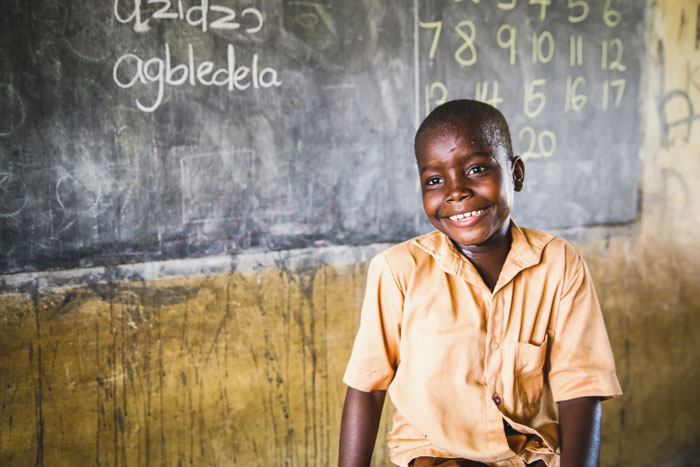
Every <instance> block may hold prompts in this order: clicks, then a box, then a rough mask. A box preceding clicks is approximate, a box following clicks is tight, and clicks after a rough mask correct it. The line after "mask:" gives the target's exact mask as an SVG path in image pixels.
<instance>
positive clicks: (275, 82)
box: [112, 0, 282, 112]
mask: <svg viewBox="0 0 700 467" xmlns="http://www.w3.org/2000/svg"><path fill="white" fill-rule="evenodd" d="M145 3H146V4H148V5H157V8H155V10H153V11H151V10H144V9H143V8H142V7H143V4H144V0H132V1H131V2H127V1H125V0H114V8H113V15H114V18H115V19H116V20H117V21H118V22H120V23H123V24H129V25H132V27H133V29H134V31H136V32H137V33H147V32H148V31H150V29H151V22H156V21H163V22H169V21H170V22H180V23H184V24H187V25H189V26H192V27H194V28H197V29H199V30H200V31H201V32H202V33H206V32H208V31H212V30H241V31H243V32H245V33H246V34H255V33H258V32H260V31H261V30H262V28H263V25H264V18H263V14H262V12H260V10H258V9H257V8H253V7H248V8H244V9H243V10H241V11H240V12H239V11H238V10H236V9H235V8H232V7H229V6H225V5H221V4H214V3H213V2H210V1H209V0H199V3H198V4H196V5H189V6H187V5H185V4H184V3H183V1H182V0H177V1H171V0H146V1H145ZM125 9H127V10H128V13H125V12H124V10H125ZM112 79H113V81H114V83H115V84H116V85H117V86H119V87H120V88H122V89H129V88H131V87H134V86H136V85H155V89H154V92H153V94H154V97H153V99H152V101H151V102H150V103H147V102H144V101H143V98H137V99H135V104H136V107H137V108H138V109H139V110H141V111H143V112H154V111H155V110H156V109H158V107H160V105H161V104H162V103H163V99H164V96H165V90H166V87H168V86H183V85H190V86H200V85H201V86H218V87H222V88H225V89H227V90H228V91H245V90H247V89H253V90H259V89H263V88H270V87H278V86H281V85H282V82H281V80H280V78H279V72H278V71H277V69H275V68H272V67H269V66H268V67H265V66H263V65H262V64H261V56H260V54H258V53H254V54H253V55H252V58H251V59H249V61H247V62H246V63H241V62H240V61H237V60H236V49H235V47H234V45H233V44H232V43H229V44H228V45H227V48H226V62H225V64H223V65H221V66H219V67H217V66H216V65H215V64H214V62H213V61H211V60H207V59H202V58H201V57H198V56H197V54H196V53H195V49H194V46H193V45H192V43H188V44H187V57H186V63H178V64H173V59H172V54H171V49H170V44H168V43H165V44H164V46H163V55H162V56H160V57H141V56H139V55H137V54H135V53H125V54H123V55H121V56H120V57H119V58H118V59H117V60H116V62H115V63H114V66H113V68H112ZM152 87H153V86H152Z"/></svg>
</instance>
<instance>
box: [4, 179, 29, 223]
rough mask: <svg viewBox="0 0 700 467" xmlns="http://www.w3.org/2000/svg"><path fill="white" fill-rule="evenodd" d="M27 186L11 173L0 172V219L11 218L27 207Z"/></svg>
mask: <svg viewBox="0 0 700 467" xmlns="http://www.w3.org/2000/svg"><path fill="white" fill-rule="evenodd" d="M28 198H29V196H28V194H27V186H26V185H25V183H24V181H22V179H21V178H19V177H18V176H17V175H15V174H13V173H11V172H0V200H2V201H1V202H0V217H13V216H16V215H17V214H19V213H20V212H21V211H22V210H23V209H24V208H25V206H27V200H28Z"/></svg>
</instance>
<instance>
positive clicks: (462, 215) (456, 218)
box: [448, 209, 484, 221]
mask: <svg viewBox="0 0 700 467" xmlns="http://www.w3.org/2000/svg"><path fill="white" fill-rule="evenodd" d="M483 212H484V209H479V210H478V211H468V212H463V213H460V214H455V215H454V216H450V217H448V219H450V220H451V221H462V220H465V219H469V218H471V217H477V216H479V215H481V214H482V213H483Z"/></svg>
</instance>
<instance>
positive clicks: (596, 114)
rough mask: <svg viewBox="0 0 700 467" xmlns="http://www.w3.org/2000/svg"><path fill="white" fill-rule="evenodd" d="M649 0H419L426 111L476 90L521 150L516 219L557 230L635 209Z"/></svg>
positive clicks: (614, 219)
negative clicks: (505, 122) (503, 119)
mask: <svg viewBox="0 0 700 467" xmlns="http://www.w3.org/2000/svg"><path fill="white" fill-rule="evenodd" d="M643 7H644V2H641V1H623V0H568V1H563V0H560V1H557V0H554V1H551V0H493V1H479V0H462V1H450V2H446V1H442V0H429V1H428V0H421V2H420V9H419V27H420V42H419V43H420V47H419V52H418V56H419V61H420V67H419V73H420V92H421V98H422V103H421V105H422V110H421V112H422V115H425V114H426V112H427V111H429V110H430V109H432V108H433V107H435V106H436V105H437V104H439V103H441V102H443V101H445V100H446V99H453V98H457V97H471V98H476V99H478V100H482V101H485V102H489V103H490V104H492V105H495V106H497V107H498V108H499V109H500V110H501V111H502V112H503V113H504V115H505V116H506V118H507V120H508V122H509V124H510V128H511V135H512V139H513V145H514V147H515V150H516V152H517V153H518V154H519V155H521V157H522V158H523V159H524V160H525V188H524V191H523V192H522V193H520V194H518V196H516V200H515V203H516V207H515V212H514V217H515V218H516V219H518V220H520V222H521V223H522V224H524V225H528V226H534V227H539V228H544V229H561V228H566V227H572V226H580V225H594V224H616V223H623V222H627V221H630V220H633V219H634V218H635V217H636V214H637V205H638V201H637V186H638V171H639V168H638V148H639V136H638V127H639V112H638V106H639V102H638V101H639V86H640V75H641V65H640V62H641V59H642V57H643V39H644V35H643V26H644V11H643Z"/></svg>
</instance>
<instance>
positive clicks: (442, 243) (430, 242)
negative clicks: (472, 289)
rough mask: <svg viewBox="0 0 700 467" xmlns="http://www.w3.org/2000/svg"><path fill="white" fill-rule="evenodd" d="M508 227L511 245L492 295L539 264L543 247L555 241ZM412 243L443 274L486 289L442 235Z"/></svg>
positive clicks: (513, 226) (538, 233)
mask: <svg viewBox="0 0 700 467" xmlns="http://www.w3.org/2000/svg"><path fill="white" fill-rule="evenodd" d="M510 226H511V227H510V231H511V235H512V237H513V241H512V243H511V246H510V251H509V252H508V256H507V257H506V261H505V263H504V264H503V269H502V270H501V274H500V276H499V277H498V282H497V283H496V286H495V287H494V290H493V291H494V293H495V292H496V291H498V289H500V288H502V287H503V286H505V285H506V284H507V283H508V282H510V281H511V280H513V278H514V277H515V276H517V275H518V273H519V272H520V271H523V270H525V269H527V268H529V267H532V266H535V265H537V264H539V262H540V260H541V258H542V251H543V250H544V247H545V246H546V245H547V244H548V243H549V242H550V241H552V239H554V235H552V234H548V233H544V232H538V231H536V230H530V229H521V228H520V227H519V226H518V225H517V224H516V223H515V221H513V220H512V219H511V221H510ZM414 242H415V243H416V244H417V245H418V247H420V248H421V249H422V250H424V251H425V252H427V253H428V254H430V255H431V256H432V257H433V258H434V259H435V262H436V263H437V264H438V266H439V267H440V268H441V269H442V270H443V271H445V272H447V273H448V274H454V275H456V276H460V277H462V278H463V279H465V280H466V281H468V282H470V283H472V284H474V285H477V286H479V287H486V285H485V284H484V281H483V280H482V279H481V276H480V275H479V272H478V271H477V270H476V268H475V267H474V265H473V264H472V263H471V262H470V261H469V260H468V259H467V257H466V256H464V254H462V253H461V252H460V251H459V250H458V249H457V247H456V246H455V245H454V243H452V241H451V240H450V238H449V237H448V236H447V235H445V234H444V233H442V232H440V231H439V230H436V231H434V232H431V233H429V234H426V235H423V236H421V237H418V238H416V239H415V240H414Z"/></svg>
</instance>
